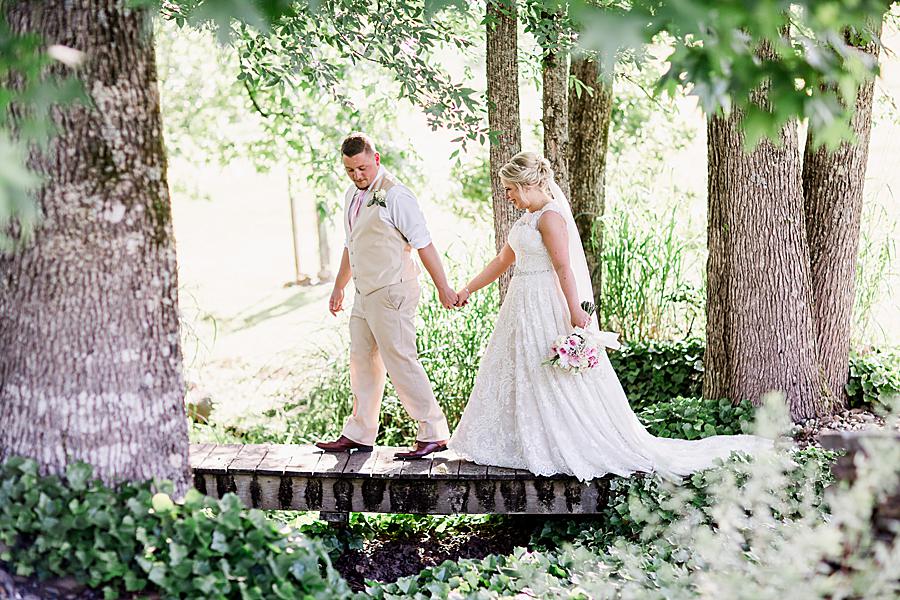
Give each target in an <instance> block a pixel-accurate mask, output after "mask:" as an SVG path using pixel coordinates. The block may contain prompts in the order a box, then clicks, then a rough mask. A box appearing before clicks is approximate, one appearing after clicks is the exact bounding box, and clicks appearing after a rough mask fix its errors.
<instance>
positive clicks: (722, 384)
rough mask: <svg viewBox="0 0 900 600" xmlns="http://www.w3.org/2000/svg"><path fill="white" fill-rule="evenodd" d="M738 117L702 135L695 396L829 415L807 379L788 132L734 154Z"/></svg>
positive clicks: (796, 187)
mask: <svg viewBox="0 0 900 600" xmlns="http://www.w3.org/2000/svg"><path fill="white" fill-rule="evenodd" d="M738 119H739V116H738V115H732V116H731V117H729V118H723V117H719V116H714V117H712V118H711V119H710V120H709V123H708V127H707V132H708V139H707V145H708V153H709V167H708V175H709V179H708V193H709V224H708V236H709V239H708V245H709V260H708V263H707V325H706V331H707V348H706V355H705V357H704V366H705V371H706V372H705V376H704V381H703V394H704V396H706V397H709V398H730V399H732V400H735V401H738V400H742V399H750V400H751V401H753V402H754V403H759V402H760V400H761V396H762V395H763V394H765V393H766V392H768V391H771V390H777V391H781V392H784V394H785V396H786V401H787V403H788V406H789V408H790V412H791V416H792V417H793V418H794V419H801V418H808V417H812V416H816V415H821V414H824V413H827V412H829V410H830V407H829V406H828V405H827V400H828V398H827V396H823V393H822V392H823V388H822V385H821V382H820V377H819V375H818V371H817V364H816V347H815V331H814V326H813V317H812V308H811V288H810V272H809V253H808V252H809V251H808V245H807V241H806V225H805V222H804V221H805V220H804V215H803V193H802V188H801V171H800V153H799V148H798V145H799V143H798V140H797V130H796V123H791V124H789V125H787V126H786V127H785V128H784V129H783V131H782V140H781V142H782V143H781V146H780V147H776V146H775V145H774V144H772V143H771V142H769V141H768V140H765V141H763V142H762V143H760V145H759V146H758V147H757V148H756V150H754V151H753V152H751V153H749V154H748V153H746V152H745V151H744V150H743V135H742V133H741V132H740V128H739V124H738Z"/></svg>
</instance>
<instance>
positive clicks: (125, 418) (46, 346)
mask: <svg viewBox="0 0 900 600" xmlns="http://www.w3.org/2000/svg"><path fill="white" fill-rule="evenodd" d="M3 10H4V12H5V14H6V16H7V18H8V20H9V23H10V26H11V27H12V29H13V30H14V31H16V32H18V33H35V34H37V35H39V36H41V37H42V38H43V39H44V41H45V43H46V44H64V45H67V46H70V47H73V48H77V49H79V50H83V51H84V52H86V61H85V63H84V65H83V67H82V68H81V69H80V71H79V75H80V77H81V79H82V80H83V82H84V87H85V90H86V91H87V93H88V94H89V95H90V97H91V99H92V101H93V104H94V106H92V107H69V108H65V109H61V110H57V111H56V112H55V116H54V119H55V121H56V123H57V126H58V128H59V135H58V137H57V138H55V140H54V142H53V143H52V145H51V146H50V148H49V150H48V151H47V152H46V153H45V154H43V155H41V156H38V155H37V154H35V158H34V159H33V161H32V162H33V164H32V166H33V167H34V168H36V169H37V170H39V171H41V172H43V174H44V175H45V177H46V183H45V185H44V187H43V188H42V189H41V190H40V192H39V194H38V197H37V201H38V203H39V206H40V209H41V212H42V214H43V221H42V223H41V224H40V225H39V227H38V230H37V231H36V234H35V237H34V240H33V241H32V242H31V243H29V244H27V246H25V247H24V248H20V249H18V250H17V251H15V252H14V253H12V254H8V255H2V256H0V348H3V351H2V353H0V423H2V424H3V426H2V427H0V459H5V458H7V457H9V456H10V455H23V456H27V457H32V458H34V459H36V460H37V461H38V462H39V463H40V466H41V470H42V472H43V473H57V474H60V473H63V472H64V470H65V467H66V465H67V464H69V463H72V462H74V461H78V460H84V461H86V462H89V463H91V464H92V465H94V467H95V474H96V475H97V476H99V477H101V478H102V479H103V480H104V481H105V482H106V483H107V484H114V483H115V482H117V481H121V480H133V481H135V480H136V481H140V480H147V479H151V478H160V479H169V480H172V481H173V482H174V484H175V493H176V495H178V496H180V495H182V494H183V493H184V492H185V491H187V489H188V488H189V486H190V481H191V479H190V468H189V464H188V435H187V422H186V417H185V412H184V404H183V399H184V383H183V381H182V374H181V347H180V339H179V323H178V295H177V281H176V269H175V243H174V240H173V238H172V223H171V213H170V204H169V194H168V187H167V181H166V159H165V154H164V150H163V140H162V124H161V122H160V113H159V96H158V92H157V84H156V63H155V57H154V50H153V40H152V32H151V22H150V18H149V15H148V14H147V12H146V11H144V10H135V9H124V8H122V3H121V2H118V1H116V0H68V1H66V2H63V1H62V0H55V1H44V2H5V3H4V4H3Z"/></svg>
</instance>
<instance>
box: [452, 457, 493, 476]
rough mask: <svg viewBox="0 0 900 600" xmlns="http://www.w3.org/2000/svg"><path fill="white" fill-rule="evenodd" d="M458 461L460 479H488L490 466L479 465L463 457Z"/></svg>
mask: <svg viewBox="0 0 900 600" xmlns="http://www.w3.org/2000/svg"><path fill="white" fill-rule="evenodd" d="M457 461H458V462H459V474H458V477H459V478H460V479H487V470H488V468H487V467H485V466H484V465H477V464H475V463H473V462H469V461H467V460H463V459H457Z"/></svg>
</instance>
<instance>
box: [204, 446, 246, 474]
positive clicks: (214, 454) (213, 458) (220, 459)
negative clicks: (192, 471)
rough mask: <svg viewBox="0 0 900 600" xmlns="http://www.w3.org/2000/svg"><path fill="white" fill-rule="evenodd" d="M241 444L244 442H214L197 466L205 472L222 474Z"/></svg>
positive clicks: (239, 449)
mask: <svg viewBox="0 0 900 600" xmlns="http://www.w3.org/2000/svg"><path fill="white" fill-rule="evenodd" d="M243 446H244V444H216V446H215V448H213V449H212V450H211V451H210V453H209V454H208V455H207V456H206V458H204V459H203V462H201V463H200V465H199V466H198V467H197V468H198V469H199V470H200V471H203V472H205V473H211V474H214V475H224V474H225V473H226V472H227V471H228V465H230V464H231V461H233V460H234V459H235V458H237V455H238V452H240V451H241V448H243Z"/></svg>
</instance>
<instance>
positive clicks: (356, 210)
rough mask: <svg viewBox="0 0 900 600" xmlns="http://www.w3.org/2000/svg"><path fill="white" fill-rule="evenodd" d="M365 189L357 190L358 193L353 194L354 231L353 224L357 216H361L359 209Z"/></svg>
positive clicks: (352, 221) (351, 229)
mask: <svg viewBox="0 0 900 600" xmlns="http://www.w3.org/2000/svg"><path fill="white" fill-rule="evenodd" d="M364 192H365V190H356V194H355V195H354V196H353V202H351V203H350V231H353V224H354V223H355V222H356V217H358V216H359V209H360V207H361V206H362V197H363V193H364Z"/></svg>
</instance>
